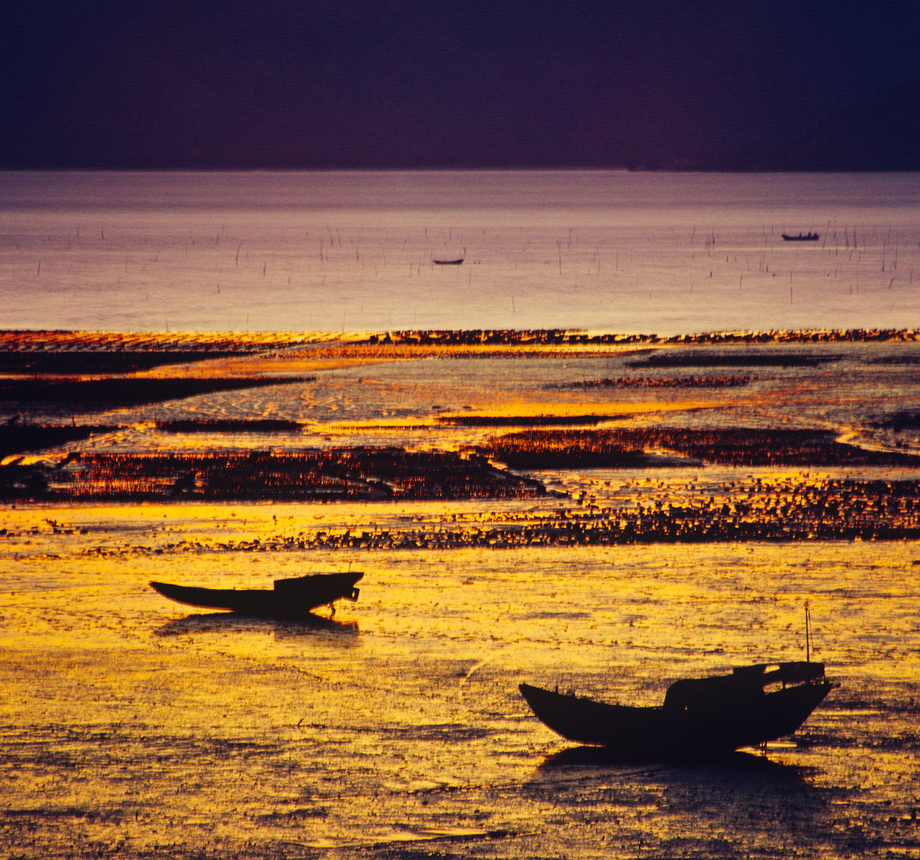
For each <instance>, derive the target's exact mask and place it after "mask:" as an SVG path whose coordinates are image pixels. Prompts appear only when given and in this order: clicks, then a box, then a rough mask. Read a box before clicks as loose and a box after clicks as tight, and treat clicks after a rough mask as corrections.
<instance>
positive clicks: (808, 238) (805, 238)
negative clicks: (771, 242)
mask: <svg viewBox="0 0 920 860" xmlns="http://www.w3.org/2000/svg"><path fill="white" fill-rule="evenodd" d="M780 235H781V236H782V237H783V239H784V240H785V241H786V242H817V241H818V239H820V238H821V235H820V234H819V233H805V234H804V235H803V234H802V233H799V235H798V236H790V235H788V234H787V233H781V234H780Z"/></svg>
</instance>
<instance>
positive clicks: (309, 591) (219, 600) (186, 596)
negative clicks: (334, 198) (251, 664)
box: [150, 572, 364, 618]
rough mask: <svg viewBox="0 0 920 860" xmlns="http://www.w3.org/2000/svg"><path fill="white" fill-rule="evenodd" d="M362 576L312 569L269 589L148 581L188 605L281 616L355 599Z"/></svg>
mask: <svg viewBox="0 0 920 860" xmlns="http://www.w3.org/2000/svg"><path fill="white" fill-rule="evenodd" d="M363 576H364V574H363V573H360V572H358V573H352V572H349V573H313V574H309V575H308V576H298V577H295V578H293V579H276V580H275V582H274V588H271V589H268V588H199V587H196V586H191V585H172V584H171V583H168V582H151V583H150V586H151V587H152V588H153V589H154V590H155V591H157V592H159V593H160V594H162V595H163V596H164V597H168V598H169V599H170V600H175V601H176V602H177V603H184V604H186V605H188V606H197V607H200V608H203V609H223V610H226V611H228V612H238V613H240V614H241V615H258V616H265V617H272V618H283V617H296V616H300V615H303V614H305V613H306V612H309V611H310V610H311V609H316V608H317V607H318V606H326V605H330V604H333V603H334V601H336V600H339V599H341V598H344V599H345V600H357V599H358V589H357V588H355V583H356V582H357V581H358V580H359V579H361V577H363ZM333 611H335V607H334V606H333Z"/></svg>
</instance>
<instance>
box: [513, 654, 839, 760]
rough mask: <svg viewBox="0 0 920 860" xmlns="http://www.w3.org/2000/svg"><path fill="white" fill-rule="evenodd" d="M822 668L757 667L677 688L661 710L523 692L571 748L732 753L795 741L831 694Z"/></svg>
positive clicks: (637, 753) (627, 754)
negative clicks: (787, 738) (789, 738)
mask: <svg viewBox="0 0 920 860" xmlns="http://www.w3.org/2000/svg"><path fill="white" fill-rule="evenodd" d="M831 686H832V685H831V683H830V681H828V680H827V679H826V678H825V677H824V664H823V663H811V662H804V661H798V662H791V663H779V664H773V665H769V664H758V665H755V666H745V667H743V668H739V669H735V670H734V671H733V672H732V674H731V675H720V676H716V677H711V678H694V679H686V680H682V681H676V682H675V683H673V684H671V686H670V687H669V688H668V691H667V694H666V695H665V699H664V704H663V705H661V706H658V707H629V706H626V705H611V704H606V703H604V702H597V701H594V700H592V699H587V698H583V697H580V696H575V695H574V694H573V693H568V694H563V693H559V692H551V691H550V690H544V689H541V688H540V687H532V686H530V685H529V684H521V686H520V690H521V695H523V696H524V698H525V699H526V700H527V704H528V705H530V707H531V708H532V709H533V712H534V713H535V714H536V715H537V717H538V718H539V719H540V720H541V721H542V722H543V723H544V724H545V725H547V726H548V727H549V728H551V729H552V730H553V731H554V732H556V733H558V734H560V735H562V736H563V737H564V738H567V739H568V740H570V741H575V742H576V743H580V744H588V745H593V746H603V747H606V748H607V749H608V751H609V752H610V753H611V754H613V755H616V756H622V757H624V758H648V757H652V756H662V757H676V756H700V755H711V754H717V753H727V752H731V751H732V750H736V749H739V748H740V747H746V746H758V745H760V744H764V743H766V742H767V741H772V740H776V739H777V738H781V737H784V736H786V735H791V734H792V733H793V732H794V731H795V730H796V729H797V728H799V726H801V725H802V723H804V722H805V720H806V719H807V718H808V715H809V714H810V713H811V712H812V711H813V710H814V709H815V708H816V707H817V706H818V705H819V704H820V703H821V701H822V700H823V699H824V697H825V696H826V695H827V694H828V692H829V691H830V689H831Z"/></svg>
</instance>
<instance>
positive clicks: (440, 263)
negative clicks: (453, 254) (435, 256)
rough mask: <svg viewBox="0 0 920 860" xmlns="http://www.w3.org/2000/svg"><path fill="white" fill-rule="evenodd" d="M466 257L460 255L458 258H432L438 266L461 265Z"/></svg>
mask: <svg viewBox="0 0 920 860" xmlns="http://www.w3.org/2000/svg"><path fill="white" fill-rule="evenodd" d="M463 260H464V258H463V257H460V258H459V259H458V260H432V262H433V263H434V264H435V265H436V266H459V265H460V264H461V263H462V262H463Z"/></svg>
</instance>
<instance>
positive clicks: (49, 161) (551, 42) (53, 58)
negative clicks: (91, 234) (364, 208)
mask: <svg viewBox="0 0 920 860" xmlns="http://www.w3.org/2000/svg"><path fill="white" fill-rule="evenodd" d="M918 115H920V2H917V0H899V2H894V0H890V2H886V0H866V1H865V2H857V0H835V2H825V0H801V2H795V3H793V2H785V0H776V2H768V0H731V2H721V0H712V2H694V0H673V2H661V0H606V2H577V0H564V2H545V0H529V2H524V1H523V0H508V2H503V1H502V0H489V2H478V0H458V2H430V3H421V2H409V0H369V2H364V0H301V2H295V0H274V2H273V0H262V2H250V0H236V2H234V0H225V2H208V0H179V2H171V1H170V0H162V2H131V0H120V2H109V0H97V2H82V0H69V2H64V0H61V2H41V0H21V2H20V0H13V2H12V3H10V2H9V0H8V2H7V4H4V6H3V9H2V10H0V167H2V168H20V167H22V168H59V167H78V168H109V167H111V168H338V167H374V168H407V167H463V168H466V167H622V166H643V165H648V166H654V165H661V166H666V167H672V166H684V165H690V166H693V165H697V166H703V167H728V168H748V169H749V168H752V167H754V168H756V167H767V168H781V167H793V168H818V169H833V168H840V167H842V168H845V169H897V168H909V169H920V134H918V132H920V124H918Z"/></svg>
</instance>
